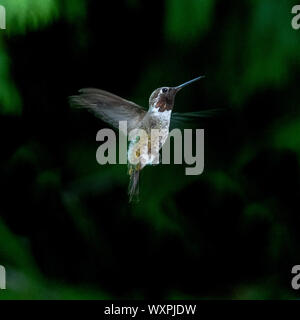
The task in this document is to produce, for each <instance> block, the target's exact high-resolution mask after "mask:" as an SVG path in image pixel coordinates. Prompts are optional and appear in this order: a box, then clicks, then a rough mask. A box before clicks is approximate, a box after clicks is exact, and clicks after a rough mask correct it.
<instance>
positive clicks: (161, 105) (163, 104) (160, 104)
mask: <svg viewBox="0 0 300 320" xmlns="http://www.w3.org/2000/svg"><path fill="white" fill-rule="evenodd" d="M154 108H156V109H158V111H159V112H165V111H169V110H172V108H173V106H172V104H171V103H170V102H169V101H167V100H165V99H159V100H158V101H157V102H156V103H155V105H154Z"/></svg>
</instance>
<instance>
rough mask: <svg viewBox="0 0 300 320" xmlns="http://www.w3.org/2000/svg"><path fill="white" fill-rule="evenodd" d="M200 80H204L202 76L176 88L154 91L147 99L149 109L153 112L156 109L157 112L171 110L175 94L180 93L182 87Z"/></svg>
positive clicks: (163, 88)
mask: <svg viewBox="0 0 300 320" xmlns="http://www.w3.org/2000/svg"><path fill="white" fill-rule="evenodd" d="M201 78H204V76H201V77H198V78H195V79H193V80H190V81H188V82H185V83H183V84H181V85H180V86H177V87H162V88H158V89H156V90H154V91H153V92H152V94H151V96H150V98H149V106H150V108H152V109H154V110H155V109H156V110H157V111H158V112H164V111H169V110H172V109H173V106H174V101H175V96H176V93H177V92H178V91H180V90H181V89H182V88H183V87H185V86H187V85H189V84H191V83H192V82H194V81H197V80H199V79H201Z"/></svg>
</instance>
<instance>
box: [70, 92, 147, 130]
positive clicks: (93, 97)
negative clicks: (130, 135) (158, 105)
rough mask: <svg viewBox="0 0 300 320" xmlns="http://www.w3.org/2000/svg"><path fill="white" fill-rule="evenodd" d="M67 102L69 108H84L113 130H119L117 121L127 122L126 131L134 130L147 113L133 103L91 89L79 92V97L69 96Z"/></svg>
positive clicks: (108, 93)
mask: <svg viewBox="0 0 300 320" xmlns="http://www.w3.org/2000/svg"><path fill="white" fill-rule="evenodd" d="M69 101H70V104H71V106H75V107H79V108H86V109H87V110H89V111H91V112H92V113H93V114H94V115H95V116H96V117H98V118H100V119H102V120H103V121H105V122H107V123H109V124H110V125H112V126H113V127H115V128H119V121H127V129H128V131H130V130H132V129H134V128H136V127H137V125H138V123H139V122H140V121H141V120H142V119H143V117H144V116H145V114H146V112H147V111H146V110H145V109H143V108H142V107H140V106H139V105H137V104H135V103H134V102H131V101H128V100H125V99H123V98H121V97H119V96H117V95H115V94H112V93H110V92H107V91H104V90H100V89H93V88H88V89H81V90H79V95H76V96H71V97H70V98H69Z"/></svg>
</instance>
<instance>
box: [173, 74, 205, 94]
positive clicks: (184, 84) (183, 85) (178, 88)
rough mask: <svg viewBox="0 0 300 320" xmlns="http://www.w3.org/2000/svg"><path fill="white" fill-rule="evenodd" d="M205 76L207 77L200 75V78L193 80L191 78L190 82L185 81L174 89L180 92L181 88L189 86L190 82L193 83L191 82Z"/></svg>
mask: <svg viewBox="0 0 300 320" xmlns="http://www.w3.org/2000/svg"><path fill="white" fill-rule="evenodd" d="M203 78H205V76H200V77H198V78H195V79H193V80H190V81H188V82H185V83H183V84H181V85H180V86H177V87H175V88H174V89H175V90H176V92H178V91H179V90H181V89H182V88H184V87H185V86H188V85H189V84H191V83H193V82H195V81H198V80H200V79H203Z"/></svg>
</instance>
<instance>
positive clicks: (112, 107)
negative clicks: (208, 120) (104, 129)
mask: <svg viewBox="0 0 300 320" xmlns="http://www.w3.org/2000/svg"><path fill="white" fill-rule="evenodd" d="M204 77H205V76H200V77H197V78H195V79H192V80H190V81H187V82H185V83H183V84H181V85H179V86H176V87H160V88H157V89H155V90H154V91H153V92H152V94H151V95H150V98H149V109H148V111H147V110H146V109H144V108H142V107H141V106H139V105H137V104H135V103H134V102H131V101H129V100H125V99H123V98H121V97H119V96H117V95H115V94H112V93H110V92H107V91H104V90H100V89H94V88H86V89H81V90H79V95H75V96H71V97H70V104H71V105H72V106H76V107H80V108H85V109H87V110H88V111H91V112H92V113H93V114H94V115H95V116H96V117H98V118H100V119H102V120H103V121H105V122H107V123H108V124H110V125H111V126H113V127H115V128H118V127H119V122H120V121H127V129H128V132H130V131H131V130H134V129H143V130H144V132H146V137H144V138H143V139H141V137H139V138H138V139H137V138H134V139H132V140H131V141H130V143H129V147H128V150H127V157H128V160H129V165H128V167H129V170H128V173H129V176H130V182H129V188H128V195H129V202H131V201H132V200H133V199H134V198H135V197H136V196H137V195H138V192H139V188H138V186H139V177H140V172H141V170H142V169H143V168H144V167H145V166H146V165H154V164H157V163H158V161H159V160H158V159H159V150H160V149H161V147H162V146H163V145H164V143H165V142H166V140H167V138H168V135H169V128H170V123H171V122H172V121H176V120H178V121H183V120H184V119H188V118H193V119H194V118H195V116H196V117H205V116H207V115H209V111H208V112H207V111H200V112H190V113H174V112H173V114H172V111H173V107H174V102H175V96H176V94H177V93H178V92H179V91H180V90H181V89H182V88H184V87H186V86H187V85H190V84H191V83H193V82H195V81H198V80H200V79H202V78H204ZM153 129H158V131H159V132H160V136H159V139H156V140H154V141H158V143H156V145H155V146H153V145H151V141H153V140H151V131H152V130H153ZM126 134H127V132H126ZM137 144H138V145H139V148H137ZM144 147H146V148H144ZM153 149H155V150H156V152H153ZM134 157H135V158H138V162H137V163H135V164H133V161H132V159H133V158H134Z"/></svg>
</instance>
